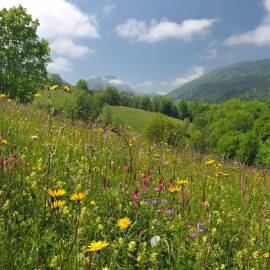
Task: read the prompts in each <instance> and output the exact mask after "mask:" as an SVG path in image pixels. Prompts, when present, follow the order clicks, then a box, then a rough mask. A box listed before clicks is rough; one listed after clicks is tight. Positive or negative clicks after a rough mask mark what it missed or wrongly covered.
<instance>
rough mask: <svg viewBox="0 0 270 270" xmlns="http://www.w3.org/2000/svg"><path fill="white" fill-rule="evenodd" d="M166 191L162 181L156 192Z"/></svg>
mask: <svg viewBox="0 0 270 270" xmlns="http://www.w3.org/2000/svg"><path fill="white" fill-rule="evenodd" d="M163 190H164V183H163V181H162V179H160V180H159V183H158V186H157V187H156V192H157V193H161V192H162V191H163Z"/></svg>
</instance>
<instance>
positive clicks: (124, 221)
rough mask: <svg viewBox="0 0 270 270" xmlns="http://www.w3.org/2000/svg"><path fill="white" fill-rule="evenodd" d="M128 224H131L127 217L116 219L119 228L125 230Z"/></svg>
mask: <svg viewBox="0 0 270 270" xmlns="http://www.w3.org/2000/svg"><path fill="white" fill-rule="evenodd" d="M130 224H131V221H130V219H129V218H128V217H124V218H121V219H119V220H118V227H119V228H120V229H121V230H126V229H127V228H128V227H129V225H130Z"/></svg>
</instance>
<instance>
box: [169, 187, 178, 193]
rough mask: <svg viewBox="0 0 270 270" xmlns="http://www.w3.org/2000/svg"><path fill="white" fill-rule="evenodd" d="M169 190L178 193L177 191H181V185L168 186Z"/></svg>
mask: <svg viewBox="0 0 270 270" xmlns="http://www.w3.org/2000/svg"><path fill="white" fill-rule="evenodd" d="M168 190H169V192H171V193H176V192H179V191H181V187H179V186H178V187H177V186H171V187H169V188H168Z"/></svg>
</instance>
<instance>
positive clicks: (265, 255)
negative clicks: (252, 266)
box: [263, 251, 270, 259]
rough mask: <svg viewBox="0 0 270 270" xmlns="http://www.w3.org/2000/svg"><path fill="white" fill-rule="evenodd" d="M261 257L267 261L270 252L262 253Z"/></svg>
mask: <svg viewBox="0 0 270 270" xmlns="http://www.w3.org/2000/svg"><path fill="white" fill-rule="evenodd" d="M263 257H264V258H266V259H268V258H269V257H270V252H269V251H266V252H264V253H263Z"/></svg>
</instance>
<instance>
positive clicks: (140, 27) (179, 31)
mask: <svg viewBox="0 0 270 270" xmlns="http://www.w3.org/2000/svg"><path fill="white" fill-rule="evenodd" d="M216 21H217V20H216V19H199V20H195V19H190V20H185V21H183V22H181V23H179V24H178V23H175V22H171V21H169V20H167V19H163V20H161V21H160V22H157V21H156V20H152V21H151V23H150V24H149V25H147V24H146V23H145V22H143V21H138V20H136V19H128V20H127V22H126V23H124V24H121V25H118V26H117V27H116V32H117V34H118V36H120V37H125V38H135V39H136V40H138V41H141V42H157V41H161V40H165V39H179V40H184V41H189V40H192V39H193V38H195V37H196V36H202V35H205V34H206V33H207V30H209V28H210V27H211V26H212V25H213V24H214V23H215V22H216Z"/></svg>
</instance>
